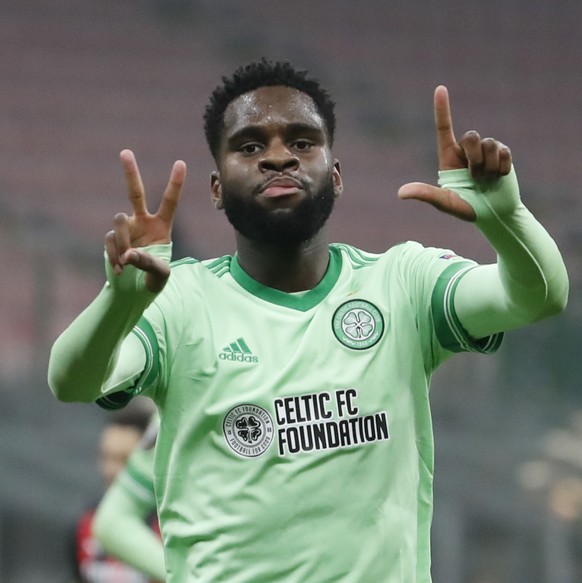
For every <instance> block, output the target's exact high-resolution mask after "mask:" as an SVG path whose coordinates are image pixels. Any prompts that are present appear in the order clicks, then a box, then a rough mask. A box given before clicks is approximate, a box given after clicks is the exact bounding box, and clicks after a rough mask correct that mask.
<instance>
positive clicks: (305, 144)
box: [293, 140, 313, 151]
mask: <svg viewBox="0 0 582 583" xmlns="http://www.w3.org/2000/svg"><path fill="white" fill-rule="evenodd" d="M293 147H294V148H295V149H296V150H301V151H305V150H309V149H310V148H312V147H313V143H312V142H310V141H309V140H297V141H296V142H294V143H293Z"/></svg>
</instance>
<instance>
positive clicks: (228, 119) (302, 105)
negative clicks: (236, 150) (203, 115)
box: [224, 86, 325, 135]
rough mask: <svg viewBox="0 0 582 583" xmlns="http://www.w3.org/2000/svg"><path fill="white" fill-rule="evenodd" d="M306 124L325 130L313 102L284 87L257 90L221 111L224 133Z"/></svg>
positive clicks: (240, 97)
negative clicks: (263, 127)
mask: <svg viewBox="0 0 582 583" xmlns="http://www.w3.org/2000/svg"><path fill="white" fill-rule="evenodd" d="M291 123H293V124H307V125H311V126H314V127H317V128H319V129H321V130H322V131H323V130H324V129H325V124H324V121H323V118H322V117H321V115H320V114H319V112H318V111H317V107H316V106H315V103H314V102H313V100H312V99H311V97H309V95H306V94H305V93H303V92H301V91H299V90H298V89H293V88H292V87H285V86H274V87H260V88H259V89H255V90H253V91H249V92H248V93H244V94H243V95H241V96H239V97H237V98H236V99H234V100H233V101H232V102H231V103H230V104H229V105H228V107H227V108H226V111H225V112H224V129H225V134H226V135H229V134H233V133H235V132H238V131H240V130H241V129H243V128H245V127H248V126H270V125H272V126H284V125H287V124H291Z"/></svg>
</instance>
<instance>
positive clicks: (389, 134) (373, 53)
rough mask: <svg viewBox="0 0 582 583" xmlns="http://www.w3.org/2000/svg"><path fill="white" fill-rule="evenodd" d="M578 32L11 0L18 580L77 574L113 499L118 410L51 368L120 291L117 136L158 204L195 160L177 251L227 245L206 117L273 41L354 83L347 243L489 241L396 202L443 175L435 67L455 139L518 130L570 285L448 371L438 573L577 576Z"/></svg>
mask: <svg viewBox="0 0 582 583" xmlns="http://www.w3.org/2000/svg"><path fill="white" fill-rule="evenodd" d="M581 36H582V3H580V2H577V1H575V0H572V1H566V0H557V1H555V2H547V1H545V0H503V1H502V0H489V1H488V2H482V1H478V0H465V1H463V0H441V1H439V2H436V1H432V2H430V1H427V0H424V1H422V0H395V1H391V2H388V1H386V0H363V1H360V2H356V1H352V0H317V1H314V0H295V1H294V2H285V3H284V2H261V1H259V0H246V1H244V2H243V1H241V0H142V1H140V2H136V1H134V0H117V1H115V2H114V1H113V0H102V1H100V2H94V1H89V0H50V1H44V2H43V1H41V0H19V1H18V2H5V3H3V4H2V7H1V8H0V73H1V82H0V136H1V139H0V265H1V266H2V277H1V280H0V311H1V315H0V338H1V340H0V342H1V348H0V583H37V582H42V583H67V582H68V581H70V570H69V558H68V556H69V549H68V536H69V533H70V530H71V528H72V525H73V523H74V521H75V519H76V517H77V516H78V515H79V513H80V512H81V511H82V510H83V509H84V507H85V506H86V505H87V504H88V502H89V501H92V500H93V499H95V498H97V497H98V496H99V494H100V483H99V475H98V472H97V466H96V443H97V439H98V436H99V432H100V429H101V427H102V426H103V423H104V413H103V412H102V411H100V410H99V409H98V408H97V407H95V406H91V405H65V404H60V403H57V402H56V401H55V400H54V399H53V397H52V396H51V394H50V392H49V389H48V387H47V385H46V380H45V377H46V364H47V355H48V351H49V347H50V345H51V343H52V341H53V340H54V338H55V336H56V335H57V334H58V333H59V332H60V331H61V330H62V329H63V328H64V327H65V326H66V325H67V324H68V323H69V322H70V320H71V319H72V318H73V317H74V316H75V315H76V314H77V313H78V312H79V311H80V310H81V309H82V308H83V307H84V306H85V305H86V304H87V303H88V302H89V301H90V300H91V299H92V298H93V297H94V295H95V294H96V293H97V291H98V290H99V288H100V286H101V285H102V282H103V275H102V239H103V235H104V233H105V232H106V231H107V230H108V229H109V226H110V223H111V218H112V217H113V215H114V213H115V212H117V211H120V210H128V204H127V202H126V198H125V191H124V186H123V178H122V173H121V168H120V165H119V162H118V152H119V151H120V150H121V149H122V148H124V147H131V148H132V149H134V150H135V152H136V154H137V157H138V161H139V163H140V165H141V168H142V172H143V175H144V179H145V182H146V187H148V190H149V197H150V201H152V202H154V203H155V202H157V200H159V199H158V198H157V197H158V196H159V194H160V193H161V190H162V189H163V187H164V185H165V181H166V179H167V175H168V172H169V169H170V166H171V164H172V162H173V161H174V159H177V158H183V159H185V160H186V162H187V163H188V165H189V177H188V182H187V185H186V189H185V193H184V196H183V200H182V202H181V207H180V210H179V217H178V221H177V222H178V224H177V242H176V246H177V252H176V256H180V255H193V256H196V257H198V258H206V257H212V256H216V255H221V254H224V253H228V252H230V251H231V250H232V248H233V240H232V237H231V234H230V228H229V226H228V225H227V223H226V221H225V219H224V218H223V216H222V215H220V214H218V213H216V212H215V211H214V209H213V207H212V205H211V204H210V198H209V173H210V171H211V170H212V161H211V158H210V156H209V155H208V153H207V151H206V146H205V143H204V140H203V136H202V122H201V114H202V109H203V107H204V104H205V103H206V98H207V96H208V94H209V92H210V91H211V90H212V89H213V88H214V86H215V85H216V84H217V83H218V82H219V80H220V76H221V75H222V74H225V73H229V72H230V71H231V70H232V69H233V68H234V67H235V66H237V65H239V64H241V63H243V62H246V61H247V60H250V59H254V58H259V57H261V56H263V55H265V56H267V57H270V58H286V59H290V60H292V61H293V62H295V63H296V64H298V65H300V66H304V67H306V68H309V69H310V70H311V71H312V72H313V73H314V74H316V75H317V76H319V77H320V78H321V79H322V80H323V81H324V84H325V85H327V86H328V87H329V88H330V89H331V92H332V95H334V97H335V99H336V101H337V105H338V112H337V113H338V123H339V131H338V138H337V145H336V148H335V150H336V155H337V157H338V158H339V159H340V160H341V161H342V165H343V172H344V179H345V184H346V192H345V195H344V197H343V198H342V199H341V201H340V202H339V204H338V207H337V210H336V214H335V217H334V218H333V219H332V235H333V238H334V240H344V241H348V242H351V243H353V244H356V245H359V246H362V247H364V248H366V249H369V250H373V251H381V250H383V249H385V248H387V247H388V246H390V245H392V244H394V243H396V242H399V241H402V240H405V239H417V240H420V241H422V242H423V243H426V244H434V245H439V246H447V247H452V248H453V249H455V250H456V251H458V252H459V253H460V254H463V255H466V256H469V257H473V258H476V259H478V260H480V261H485V262H487V261H491V260H492V259H493V256H492V253H491V251H490V250H489V248H488V246H487V245H486V244H485V242H484V240H483V239H482V238H481V237H480V236H479V235H478V234H476V233H475V232H474V230H473V228H472V227H471V226H470V225H466V224H460V223H459V222H458V221H455V220H453V219H452V218H449V217H447V216H445V215H441V214H439V213H438V212H436V211H434V210H433V209H431V208H428V207H424V206H423V205H421V204H420V203H414V202H410V203H403V202H399V201H398V200H397V198H396V194H395V193H396V191H397V188H398V187H399V185H400V184H402V183H404V182H408V181H412V180H423V181H433V182H434V180H435V173H436V156H435V140H434V131H433V120H432V93H433V89H434V87H435V86H436V85H437V84H439V83H444V84H446V85H447V86H448V87H449V90H450V93H451V100H452V108H453V119H454V121H455V125H456V130H457V135H458V136H460V135H461V134H462V133H463V132H464V131H465V130H468V129H472V128H475V129H478V130H479V131H480V132H481V133H482V135H492V136H495V137H496V138H498V139H500V140H502V141H504V142H505V143H507V144H508V145H509V146H510V147H511V148H512V151H513V153H514V159H515V164H516V167H517V170H518V174H519V176H520V183H521V187H522V192H523V196H524V199H525V200H526V203H527V204H528V206H529V207H530V208H531V209H532V210H533V211H534V212H535V214H536V215H537V216H538V217H539V218H540V220H541V221H542V222H543V223H544V224H545V225H546V226H547V228H548V229H549V230H550V232H551V233H552V234H553V236H554V237H555V239H556V240H557V241H558V243H559V245H560V246H561V248H562V250H563V252H564V254H565V256H566V261H567V263H568V266H569V270H570V275H571V282H572V292H571V299H570V304H569V307H568V310H567V312H566V313H565V314H563V315H562V316H560V317H559V318H556V319H554V320H552V321H549V322H546V323H541V324H538V325H535V326H533V327H530V328H528V329H527V330H525V331H520V332H513V333H510V334H508V335H507V338H506V342H505V345H504V347H503V349H502V350H501V351H500V353H499V354H498V355H496V356H494V357H490V358H485V357H473V356H468V355H462V356H459V357H457V358H455V359H453V360H452V361H450V362H449V363H447V364H446V365H445V366H444V367H443V368H442V369H441V370H440V371H438V373H437V375H436V377H435V380H434V383H433V394H432V399H433V408H434V425H435V432H436V444H437V451H436V456H437V465H436V509H435V522H434V528H433V534H434V536H433V539H434V541H433V546H434V559H433V563H434V581H435V583H509V582H511V583H514V582H523V581H527V582H528V583H542V582H543V583H580V582H581V581H582V390H581V389H582V388H581V386H580V380H579V377H580V372H581V370H582V363H581V359H580V356H579V350H580V345H581V342H580V340H581V325H582V302H581V296H580V286H581V276H582V274H581V268H580V266H581V263H580V259H581V250H582V230H581V229H580V218H581V217H582V195H581V192H580V185H581V182H582V180H581V177H582V171H581V161H580V160H581V155H580V136H581V130H582V101H581V98H580V95H581V94H582V51H581V50H580V38H581ZM366 583H367V582H366Z"/></svg>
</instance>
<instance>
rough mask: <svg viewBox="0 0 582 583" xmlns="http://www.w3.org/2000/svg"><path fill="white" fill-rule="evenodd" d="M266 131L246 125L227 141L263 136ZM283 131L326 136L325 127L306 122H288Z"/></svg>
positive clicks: (262, 128) (259, 126) (232, 141)
mask: <svg viewBox="0 0 582 583" xmlns="http://www.w3.org/2000/svg"><path fill="white" fill-rule="evenodd" d="M265 133H266V131H265V128H264V127H263V126H261V125H248V126H244V127H242V128H241V129H240V130H237V131H236V132H234V134H232V135H231V136H230V137H229V138H228V143H229V144H232V143H235V142H239V141H240V140H243V139H246V138H247V137H253V136H263V135H265ZM285 133H287V134H291V135H294V134H306V135H311V136H313V135H315V134H317V135H320V136H324V137H325V136H326V135H327V134H326V131H325V128H323V127H320V126H316V125H314V124H308V123H301V122H297V123H290V124H286V125H285Z"/></svg>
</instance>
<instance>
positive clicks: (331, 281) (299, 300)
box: [230, 247, 342, 312]
mask: <svg viewBox="0 0 582 583" xmlns="http://www.w3.org/2000/svg"><path fill="white" fill-rule="evenodd" d="M341 269H342V257H341V252H340V251H339V250H338V249H336V248H335V247H330V248H329V264H328V266H327V271H326V272H325V275H324V276H323V278H322V280H321V281H320V282H319V283H318V284H317V285H316V286H315V287H314V288H313V289H311V290H309V291H307V292H305V293H304V294H300V295H295V294H288V293H285V292H282V291H280V290H278V289H274V288H272V287H267V286H266V285H263V284H262V283H259V282H258V281H256V280H254V279H253V278H252V277H251V276H250V275H248V273H246V271H244V270H243V268H242V267H241V266H240V263H239V262H238V254H236V255H235V256H234V257H233V258H232V261H231V262H230V274H231V275H232V277H233V279H234V280H235V281H236V282H237V283H238V284H239V285H240V286H241V287H242V288H244V289H245V290H246V291H248V292H249V293H251V294H253V295H254V296H256V297H258V298H260V299H262V300H265V301H266V302H270V303H272V304H277V305H279V306H283V307H285V308H291V309H293V310H299V311H301V312H306V311H307V310H310V309H311V308H313V307H315V306H316V305H317V304H318V303H319V302H321V301H322V300H323V299H324V298H325V297H326V296H327V294H328V293H329V292H330V291H331V289H332V288H333V286H334V285H335V283H336V282H337V280H338V278H339V275H340V272H341Z"/></svg>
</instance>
